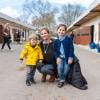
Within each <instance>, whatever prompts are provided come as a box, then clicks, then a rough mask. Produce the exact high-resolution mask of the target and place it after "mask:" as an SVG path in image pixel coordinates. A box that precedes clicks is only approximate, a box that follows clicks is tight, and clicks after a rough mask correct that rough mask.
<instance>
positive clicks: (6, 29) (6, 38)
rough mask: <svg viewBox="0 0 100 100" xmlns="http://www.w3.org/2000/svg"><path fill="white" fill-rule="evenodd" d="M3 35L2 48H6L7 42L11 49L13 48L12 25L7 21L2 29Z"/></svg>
mask: <svg viewBox="0 0 100 100" xmlns="http://www.w3.org/2000/svg"><path fill="white" fill-rule="evenodd" d="M2 36H3V38H4V41H3V44H2V48H1V50H3V49H4V46H5V44H7V46H8V48H9V50H13V49H12V48H11V46H10V43H11V35H10V27H9V23H6V24H5V25H4V29H3V31H2Z"/></svg>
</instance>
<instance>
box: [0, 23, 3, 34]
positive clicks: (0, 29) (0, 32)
mask: <svg viewBox="0 0 100 100" xmlns="http://www.w3.org/2000/svg"><path fill="white" fill-rule="evenodd" d="M3 31H4V26H3V25H2V24H1V25H0V34H2V33H3Z"/></svg>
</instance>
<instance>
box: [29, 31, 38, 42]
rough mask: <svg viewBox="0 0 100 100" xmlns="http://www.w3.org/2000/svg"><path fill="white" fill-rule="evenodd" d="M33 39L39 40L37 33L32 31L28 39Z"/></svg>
mask: <svg viewBox="0 0 100 100" xmlns="http://www.w3.org/2000/svg"><path fill="white" fill-rule="evenodd" d="M31 39H35V40H37V36H36V34H34V33H32V34H31V35H30V36H29V38H28V40H29V41H30V40H31Z"/></svg>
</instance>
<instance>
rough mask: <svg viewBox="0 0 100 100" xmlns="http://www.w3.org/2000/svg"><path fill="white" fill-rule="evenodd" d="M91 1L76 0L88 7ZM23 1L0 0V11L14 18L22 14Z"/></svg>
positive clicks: (55, 1)
mask: <svg viewBox="0 0 100 100" xmlns="http://www.w3.org/2000/svg"><path fill="white" fill-rule="evenodd" d="M42 1H45V0H42ZM48 1H49V2H51V3H52V4H54V5H60V4H65V3H66V4H67V3H71V4H74V3H75V4H76V0H48ZM93 1H94V0H77V3H78V4H81V5H82V6H85V7H86V8H88V7H89V5H90V4H91V3H92V2H93ZM24 2H25V0H0V12H2V13H5V14H7V15H9V16H11V17H13V18H16V17H18V16H20V15H22V5H23V4H24Z"/></svg>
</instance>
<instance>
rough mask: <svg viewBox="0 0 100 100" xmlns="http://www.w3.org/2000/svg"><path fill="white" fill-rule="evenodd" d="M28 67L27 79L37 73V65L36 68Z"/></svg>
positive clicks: (32, 77)
mask: <svg viewBox="0 0 100 100" xmlns="http://www.w3.org/2000/svg"><path fill="white" fill-rule="evenodd" d="M26 69H27V72H26V80H31V79H34V75H35V72H36V67H35V68H34V67H33V66H27V67H26Z"/></svg>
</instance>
